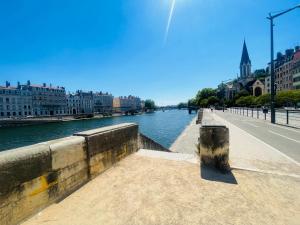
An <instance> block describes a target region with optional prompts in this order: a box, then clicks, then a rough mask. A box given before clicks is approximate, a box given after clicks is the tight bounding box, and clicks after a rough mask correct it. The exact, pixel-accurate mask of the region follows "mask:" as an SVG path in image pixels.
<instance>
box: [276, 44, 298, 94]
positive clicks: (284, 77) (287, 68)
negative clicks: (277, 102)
mask: <svg viewBox="0 0 300 225" xmlns="http://www.w3.org/2000/svg"><path fill="white" fill-rule="evenodd" d="M293 56H294V49H287V50H286V51H285V55H282V54H281V53H280V52H279V53H277V58H276V61H275V83H276V92H280V91H287V90H292V89H293V75H292V73H291V70H292V66H293Z"/></svg>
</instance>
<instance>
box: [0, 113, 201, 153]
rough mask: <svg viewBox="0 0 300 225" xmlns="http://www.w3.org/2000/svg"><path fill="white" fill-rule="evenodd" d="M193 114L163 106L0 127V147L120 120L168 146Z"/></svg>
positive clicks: (31, 142)
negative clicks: (122, 113) (140, 111)
mask: <svg viewBox="0 0 300 225" xmlns="http://www.w3.org/2000/svg"><path fill="white" fill-rule="evenodd" d="M194 116H195V115H194V114H193V115H190V114H188V112H187V111H183V110H170V111H169V110H168V111H167V110H166V111H165V112H162V111H157V112H155V113H144V114H141V115H135V116H130V115H128V116H120V114H114V115H113V116H112V117H94V118H91V119H80V120H69V121H66V122H65V121H61V122H55V123H48V124H36V125H31V126H21V127H6V128H1V129H0V151H4V150H8V149H12V148H18V147H23V146H27V145H32V144H36V143H39V142H45V141H49V140H53V139H58V138H63V137H67V136H70V135H72V134H73V133H76V132H81V131H85V130H90V129H95V128H100V127H104V126H110V125H116V124H120V123H136V124H139V127H140V131H141V132H142V133H143V134H145V135H147V136H148V137H150V138H151V139H153V140H154V141H156V142H157V143H159V144H161V145H162V146H164V147H165V148H167V149H168V148H170V146H171V145H172V143H173V142H174V141H175V140H176V138H177V137H178V136H179V135H180V133H181V132H182V130H183V129H184V128H185V127H186V126H187V125H188V124H189V123H190V122H191V120H192V119H193V118H194Z"/></svg>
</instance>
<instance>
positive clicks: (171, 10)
mask: <svg viewBox="0 0 300 225" xmlns="http://www.w3.org/2000/svg"><path fill="white" fill-rule="evenodd" d="M175 3H176V0H172V5H171V9H170V13H169V18H168V23H167V28H166V33H165V41H164V43H165V44H166V42H167V40H168V36H169V29H170V25H171V22H172V18H173V12H174V8H175Z"/></svg>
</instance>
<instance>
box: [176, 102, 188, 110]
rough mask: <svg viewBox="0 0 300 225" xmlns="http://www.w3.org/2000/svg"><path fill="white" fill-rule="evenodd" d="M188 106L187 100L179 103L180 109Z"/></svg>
mask: <svg viewBox="0 0 300 225" xmlns="http://www.w3.org/2000/svg"><path fill="white" fill-rule="evenodd" d="M187 106H188V103H185V102H180V103H179V104H178V105H177V107H178V109H182V108H187Z"/></svg>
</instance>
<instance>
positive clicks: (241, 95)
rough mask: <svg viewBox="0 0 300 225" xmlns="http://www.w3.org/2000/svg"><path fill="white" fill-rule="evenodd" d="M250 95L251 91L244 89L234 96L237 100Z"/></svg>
mask: <svg viewBox="0 0 300 225" xmlns="http://www.w3.org/2000/svg"><path fill="white" fill-rule="evenodd" d="M249 95H250V93H249V92H248V91H247V90H245V89H243V90H241V91H240V92H239V93H237V94H236V95H235V96H234V98H235V100H237V99H239V98H240V97H245V96H249Z"/></svg>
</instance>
